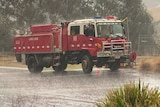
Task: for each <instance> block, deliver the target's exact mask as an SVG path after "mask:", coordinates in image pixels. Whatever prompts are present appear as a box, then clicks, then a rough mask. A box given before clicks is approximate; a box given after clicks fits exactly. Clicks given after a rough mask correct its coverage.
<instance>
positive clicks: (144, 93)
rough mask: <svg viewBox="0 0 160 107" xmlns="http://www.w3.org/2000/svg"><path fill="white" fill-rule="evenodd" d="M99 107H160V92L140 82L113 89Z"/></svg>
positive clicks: (98, 104)
mask: <svg viewBox="0 0 160 107" xmlns="http://www.w3.org/2000/svg"><path fill="white" fill-rule="evenodd" d="M97 107H160V92H159V90H158V89H157V88H149V85H144V83H143V84H142V83H141V82H140V81H139V83H138V84H136V83H135V82H130V83H129V84H125V85H124V86H123V87H120V88H117V89H112V90H110V91H109V93H108V94H107V95H106V98H104V100H103V101H102V102H101V103H97Z"/></svg>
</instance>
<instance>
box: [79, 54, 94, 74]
mask: <svg viewBox="0 0 160 107" xmlns="http://www.w3.org/2000/svg"><path fill="white" fill-rule="evenodd" d="M82 69H83V72H84V73H85V74H89V73H91V72H92V69H93V62H92V60H91V59H90V57H89V56H87V55H84V56H83V58H82Z"/></svg>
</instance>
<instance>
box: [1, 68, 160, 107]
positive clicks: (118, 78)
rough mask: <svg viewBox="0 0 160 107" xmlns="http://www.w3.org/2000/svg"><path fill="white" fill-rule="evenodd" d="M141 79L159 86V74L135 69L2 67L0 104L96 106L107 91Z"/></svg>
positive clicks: (15, 106)
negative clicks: (56, 70)
mask: <svg viewBox="0 0 160 107" xmlns="http://www.w3.org/2000/svg"><path fill="white" fill-rule="evenodd" d="M139 79H140V80H141V81H142V82H144V83H145V84H148V83H149V86H150V87H160V84H159V83H160V74H159V73H151V72H148V73H144V72H139V71H137V70H135V69H120V70H119V71H118V72H111V71H110V70H109V69H94V71H93V72H92V73H91V74H87V75H86V74H83V72H82V70H69V71H65V72H63V73H54V72H53V71H52V70H47V71H43V72H42V73H40V74H31V73H29V72H28V70H27V69H25V68H11V67H2V66H1V67H0V105H1V106H2V107H31V106H32V107H96V102H99V101H101V100H102V99H103V98H104V97H105V95H106V93H107V91H108V90H110V89H113V88H118V87H120V86H122V85H123V84H125V83H129V82H130V81H136V82H138V81H139Z"/></svg>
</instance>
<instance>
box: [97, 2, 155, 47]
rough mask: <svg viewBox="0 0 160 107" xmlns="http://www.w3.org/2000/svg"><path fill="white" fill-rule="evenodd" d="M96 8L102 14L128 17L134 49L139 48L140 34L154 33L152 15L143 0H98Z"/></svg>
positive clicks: (121, 17)
mask: <svg viewBox="0 0 160 107" xmlns="http://www.w3.org/2000/svg"><path fill="white" fill-rule="evenodd" d="M95 10H96V11H97V12H98V13H99V14H100V15H102V16H106V15H115V16H118V18H120V19H123V18H125V17H127V18H128V24H129V36H130V41H132V43H133V49H134V50H137V48H138V37H139V35H142V34H143V35H149V36H151V35H152V34H153V26H152V17H151V16H150V15H149V14H148V13H147V10H146V8H145V7H144V5H143V3H142V0H134V1H133V0H96V5H95Z"/></svg>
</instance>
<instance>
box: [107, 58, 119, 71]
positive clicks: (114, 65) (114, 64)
mask: <svg viewBox="0 0 160 107" xmlns="http://www.w3.org/2000/svg"><path fill="white" fill-rule="evenodd" d="M109 68H110V70H111V71H117V70H118V69H119V68H120V60H116V61H115V62H112V63H110V65H109Z"/></svg>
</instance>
